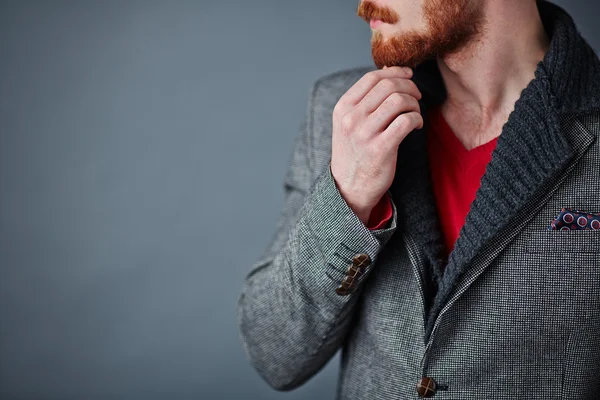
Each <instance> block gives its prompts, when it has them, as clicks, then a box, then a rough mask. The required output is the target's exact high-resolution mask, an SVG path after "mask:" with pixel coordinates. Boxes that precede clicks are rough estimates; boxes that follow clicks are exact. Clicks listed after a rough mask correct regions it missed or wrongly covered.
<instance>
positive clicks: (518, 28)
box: [437, 0, 549, 149]
mask: <svg viewBox="0 0 600 400" xmlns="http://www.w3.org/2000/svg"><path fill="white" fill-rule="evenodd" d="M485 3H486V5H485V7H486V10H485V15H486V16H487V17H486V22H485V23H484V25H483V29H482V32H481V34H480V35H479V36H478V37H477V38H475V39H474V40H472V41H471V42H470V43H469V44H468V45H467V46H465V47H463V48H462V49H461V50H460V51H458V52H456V53H453V54H451V55H447V56H445V57H443V58H438V60H437V64H438V67H439V70H440V74H441V76H442V78H443V80H444V84H445V86H446V92H447V97H446V101H445V102H444V104H442V113H443V115H444V117H445V119H446V120H447V121H448V123H449V125H450V126H451V127H452V128H453V130H454V131H455V134H456V135H457V137H458V138H459V139H460V140H461V142H462V143H463V144H464V145H465V147H467V149H470V148H473V147H477V146H478V145H481V144H483V143H487V142H488V141H489V140H491V139H493V138H495V137H497V136H499V135H500V132H501V131H502V126H503V125H504V123H505V122H506V121H507V120H508V116H509V114H510V113H511V112H512V111H513V109H514V105H515V102H516V101H517V100H518V99H519V97H520V94H521V91H522V90H523V89H524V88H525V87H526V86H527V85H528V84H529V82H530V81H531V80H532V79H534V77H535V75H534V72H535V70H536V67H537V64H538V63H539V62H540V61H542V59H543V58H544V55H545V53H546V51H547V50H548V46H549V38H548V36H547V34H546V32H545V30H544V26H543V24H542V21H541V19H540V15H539V12H538V9H537V5H536V2H535V1H524V0H514V1H511V0H509V1H501V2H498V1H489V2H485ZM490 16H491V17H490Z"/></svg>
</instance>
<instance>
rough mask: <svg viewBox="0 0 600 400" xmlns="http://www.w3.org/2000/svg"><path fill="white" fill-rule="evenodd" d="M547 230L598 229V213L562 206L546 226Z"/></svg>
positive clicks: (599, 220) (599, 216)
mask: <svg viewBox="0 0 600 400" xmlns="http://www.w3.org/2000/svg"><path fill="white" fill-rule="evenodd" d="M548 230H549V231H559V230H560V231H571V230H593V231H597V230H600V213H589V212H585V211H579V210H575V209H572V208H563V209H562V210H560V214H558V216H557V217H556V218H554V221H552V222H551V223H550V226H548Z"/></svg>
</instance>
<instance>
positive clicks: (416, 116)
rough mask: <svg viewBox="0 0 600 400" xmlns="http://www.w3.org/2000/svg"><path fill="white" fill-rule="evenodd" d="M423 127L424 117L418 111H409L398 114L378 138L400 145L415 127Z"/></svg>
mask: <svg viewBox="0 0 600 400" xmlns="http://www.w3.org/2000/svg"><path fill="white" fill-rule="evenodd" d="M421 128H423V117H422V116H421V114H420V113H418V112H415V111H413V112H408V113H404V114H400V115H398V116H397V117H396V118H395V119H394V120H393V121H392V123H391V124H390V125H389V126H388V127H387V129H386V130H385V131H383V133H382V134H381V135H379V137H378V140H383V141H385V142H387V143H394V145H396V146H398V145H400V143H401V142H402V141H403V140H404V138H405V137H406V136H407V135H408V134H409V133H411V132H412V131H413V130H415V129H421Z"/></svg>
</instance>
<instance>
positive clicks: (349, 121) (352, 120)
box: [340, 112, 357, 132]
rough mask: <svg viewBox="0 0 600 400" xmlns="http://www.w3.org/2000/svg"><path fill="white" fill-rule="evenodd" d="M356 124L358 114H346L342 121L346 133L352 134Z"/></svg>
mask: <svg viewBox="0 0 600 400" xmlns="http://www.w3.org/2000/svg"><path fill="white" fill-rule="evenodd" d="M356 122H357V121H356V114H355V113H353V112H348V113H346V114H345V115H344V116H343V117H342V118H341V120H340V124H341V127H342V130H343V131H344V132H351V131H352V130H353V129H354V127H355V126H356Z"/></svg>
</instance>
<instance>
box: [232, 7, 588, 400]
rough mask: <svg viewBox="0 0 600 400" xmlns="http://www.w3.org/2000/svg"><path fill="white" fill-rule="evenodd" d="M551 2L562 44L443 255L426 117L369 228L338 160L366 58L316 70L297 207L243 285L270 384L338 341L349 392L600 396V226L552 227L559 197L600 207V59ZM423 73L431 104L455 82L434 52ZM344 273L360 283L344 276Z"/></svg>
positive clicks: (288, 179) (245, 317)
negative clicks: (341, 187)
mask: <svg viewBox="0 0 600 400" xmlns="http://www.w3.org/2000/svg"><path fill="white" fill-rule="evenodd" d="M540 13H541V16H542V20H543V22H544V24H545V27H546V30H547V31H548V33H549V35H550V36H551V44H550V49H549V51H548V52H547V54H546V56H545V58H544V60H543V61H542V62H540V63H539V64H538V66H537V69H536V72H535V74H536V75H535V79H534V80H533V81H532V82H531V83H530V84H529V86H528V87H527V88H526V89H525V90H524V91H523V92H522V94H521V97H520V99H519V100H518V101H517V103H516V104H515V110H514V111H513V113H511V115H510V118H509V120H508V122H507V123H506V125H505V126H504V127H503V131H502V134H501V135H500V137H499V138H498V142H497V146H496V148H495V150H494V152H493V154H492V159H491V161H490V163H489V164H488V167H487V169H486V173H485V175H484V177H483V178H482V181H481V187H480V188H479V190H478V191H477V195H476V198H475V200H474V202H473V203H472V205H471V209H470V211H469V214H468V216H467V218H466V222H465V225H464V226H463V228H462V230H461V232H460V237H459V238H458V240H457V242H456V244H455V247H454V249H453V251H452V253H451V254H450V257H449V258H448V259H447V260H446V259H443V258H442V257H440V254H441V248H442V247H441V246H443V240H442V234H441V230H440V228H439V218H438V215H437V210H436V204H435V198H434V196H433V194H432V189H431V181H430V178H429V170H428V161H427V151H426V141H425V131H426V129H427V121H425V127H424V128H423V129H421V130H416V131H413V132H411V133H410V134H409V135H408V136H407V138H406V139H405V140H404V141H403V142H402V144H401V145H400V147H399V150H398V152H399V155H398V166H397V171H396V178H395V180H394V183H393V184H392V186H391V187H390V189H389V191H388V194H389V195H390V197H391V198H392V203H393V218H392V221H391V222H390V224H389V225H388V226H387V227H386V228H385V229H380V230H375V231H369V230H368V229H367V228H366V227H365V225H364V224H363V223H362V222H361V221H360V220H359V219H358V217H357V216H356V215H355V214H354V213H353V212H352V210H351V209H350V208H349V207H348V205H347V204H346V203H345V201H344V200H343V198H342V197H341V195H340V193H339V191H338V190H337V187H336V185H335V181H334V180H333V178H332V176H331V171H330V169H329V162H330V159H331V128H332V127H331V116H332V111H333V108H334V106H335V104H336V103H337V101H338V99H339V98H340V97H341V96H342V95H343V94H344V93H345V92H346V91H347V90H348V89H349V88H350V87H351V86H352V85H353V84H354V83H355V82H356V81H357V80H358V79H359V78H360V77H362V76H363V75H364V74H365V73H366V72H368V71H369V70H371V69H372V68H356V69H351V70H345V71H341V72H337V73H334V74H331V75H327V76H324V77H322V78H321V79H319V80H318V81H317V82H315V84H314V86H313V88H312V92H311V95H310V100H309V104H308V108H307V112H306V119H305V120H304V122H303V123H302V126H301V129H300V132H299V134H298V136H297V139H296V143H295V147H294V150H293V155H292V157H291V160H290V164H289V168H288V170H287V173H286V175H285V180H284V188H285V207H284V209H283V212H282V214H281V218H280V220H279V223H278V226H277V229H276V232H275V235H274V236H273V239H272V241H271V243H270V244H269V246H268V247H267V249H266V251H265V252H264V253H263V255H262V256H261V257H260V260H258V261H257V262H256V263H255V264H254V265H253V266H252V268H251V269H250V271H249V273H248V275H247V276H246V279H245V281H244V285H243V288H242V291H241V295H240V297H239V299H238V320H239V326H240V331H241V338H242V341H243V346H244V349H245V351H246V353H247V355H248V358H249V360H250V362H251V363H252V365H253V366H254V367H255V369H256V370H257V371H258V373H259V374H260V375H261V376H262V377H263V378H264V379H265V381H266V382H268V383H269V385H271V386H272V387H274V388H276V389H278V390H291V389H294V388H296V387H298V386H300V385H302V384H303V383H304V382H305V381H306V380H308V379H309V378H311V377H312V376H313V375H314V374H316V373H317V372H318V371H319V370H320V369H321V368H322V367H323V366H324V365H325V364H326V363H327V362H328V360H330V359H331V357H332V356H333V355H334V354H335V353H336V352H337V350H338V349H340V348H341V349H342V353H341V354H342V356H341V369H340V379H339V383H338V392H337V399H338V400H341V399H344V400H350V399H353V400H354V399H411V398H419V395H418V391H417V385H418V384H420V383H421V384H423V386H425V385H427V384H429V385H430V390H429V391H428V393H429V395H434V397H435V398H439V399H517V398H523V399H566V398H568V399H598V398H600V231H594V230H577V231H566V232H565V231H549V230H547V228H548V226H549V224H550V222H551V221H552V220H553V219H554V218H555V217H556V216H557V215H558V213H559V212H560V210H561V209H562V208H563V207H571V208H575V209H577V210H583V211H586V212H589V213H600V140H598V136H599V135H600V60H598V57H597V56H596V54H595V53H594V51H593V50H592V49H591V48H590V47H589V46H588V44H587V43H586V42H585V40H584V39H583V38H582V37H581V36H580V35H579V33H578V32H577V30H576V28H575V25H574V23H573V21H572V19H571V18H570V17H569V15H568V14H567V13H566V12H565V11H564V10H563V9H561V8H559V7H558V6H555V5H553V4H551V3H547V2H542V3H540ZM413 79H414V81H415V82H416V83H417V85H418V86H419V88H420V89H421V92H422V93H423V99H422V104H421V107H422V110H423V114H424V115H425V113H426V110H427V108H428V107H431V106H432V105H434V104H439V103H440V102H441V101H443V99H444V98H445V91H444V87H443V82H442V80H441V78H440V76H439V71H438V70H437V66H436V64H435V62H434V61H427V62H425V63H423V64H422V65H421V66H419V67H418V68H417V69H416V71H415V76H414V78H413ZM442 212H443V211H442ZM359 255H363V256H361V257H362V259H366V263H365V265H364V266H362V269H360V268H357V267H356V266H357V263H359V262H360V258H356V256H359ZM364 255H366V256H368V257H366V256H364ZM357 260H358V261H357ZM353 265H354V268H352V266H353ZM357 269H359V270H360V273H358V274H357V273H356V271H357ZM347 274H351V275H352V276H354V279H353V280H352V281H353V283H354V285H353V286H352V287H351V289H350V290H346V291H341V290H337V289H338V288H339V287H340V285H341V283H342V282H343V281H346V282H347V281H348V279H349V278H346V276H347ZM424 390H425V389H424V388H423V387H422V388H421V389H420V392H421V393H423V391H424Z"/></svg>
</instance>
